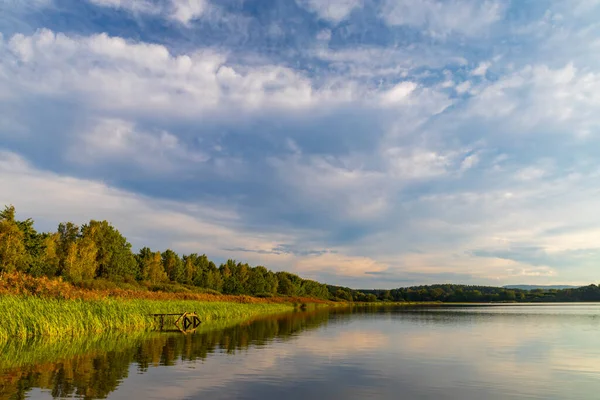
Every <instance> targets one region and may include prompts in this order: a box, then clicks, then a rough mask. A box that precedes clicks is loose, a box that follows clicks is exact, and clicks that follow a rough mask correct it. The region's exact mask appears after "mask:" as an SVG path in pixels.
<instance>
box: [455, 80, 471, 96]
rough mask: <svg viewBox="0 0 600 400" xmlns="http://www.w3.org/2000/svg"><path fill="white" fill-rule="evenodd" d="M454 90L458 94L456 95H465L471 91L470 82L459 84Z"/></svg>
mask: <svg viewBox="0 0 600 400" xmlns="http://www.w3.org/2000/svg"><path fill="white" fill-rule="evenodd" d="M454 89H455V90H456V93H458V94H463V93H466V92H468V91H469V89H471V82H469V81H464V82H461V83H459V84H458V85H456V86H455V88H454Z"/></svg>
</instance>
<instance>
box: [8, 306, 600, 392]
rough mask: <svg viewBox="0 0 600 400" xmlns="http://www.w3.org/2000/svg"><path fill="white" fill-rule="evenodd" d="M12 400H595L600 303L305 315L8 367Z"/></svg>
mask: <svg viewBox="0 0 600 400" xmlns="http://www.w3.org/2000/svg"><path fill="white" fill-rule="evenodd" d="M0 378H1V379H0V399H13V398H14V399H21V398H23V397H27V398H32V399H49V398H65V397H84V398H109V399H128V400H131V399H138V398H139V399H200V398H203V399H204V398H206V399H281V398H285V399H364V398H373V399H400V398H401V399H592V398H597V397H598V393H600V305H599V304H559V305H556V304H555V305H523V304H516V305H493V306H468V307H467V306H465V307H432V308H413V309H408V308H355V309H331V310H318V311H311V312H296V313H291V314H286V315H279V316H272V317H268V318H261V319H258V320H255V321H252V322H247V323H244V324H241V325H234V326H222V327H210V326H205V327H202V328H201V330H200V331H199V332H197V333H195V334H188V335H184V334H181V333H153V334H135V335H120V336H115V335H112V336H111V335H108V336H102V337H90V338H73V339H71V338H69V339H68V340H64V341H61V342H54V343H44V342H43V341H38V342H33V343H28V344H26V345H18V344H15V343H9V344H7V345H6V346H5V348H4V349H2V353H1V355H0Z"/></svg>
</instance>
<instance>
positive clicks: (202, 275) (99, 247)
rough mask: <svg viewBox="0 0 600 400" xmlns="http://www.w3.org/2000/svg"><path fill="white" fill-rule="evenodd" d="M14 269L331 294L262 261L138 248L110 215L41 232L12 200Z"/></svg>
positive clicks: (6, 244)
mask: <svg viewBox="0 0 600 400" xmlns="http://www.w3.org/2000/svg"><path fill="white" fill-rule="evenodd" d="M12 271H20V272H25V273H28V274H31V275H34V276H44V275H45V276H49V277H57V276H61V277H64V278H65V279H67V280H69V281H72V282H82V281H89V280H93V279H108V280H112V281H117V282H130V283H131V282H136V281H137V282H144V283H147V284H149V285H160V284H164V283H178V284H185V285H193V286H197V287H201V288H205V289H212V290H214V291H218V292H221V293H226V294H248V295H255V296H256V295H259V296H261V295H264V296H269V295H285V296H307V297H316V298H322V299H329V298H330V293H329V290H328V289H327V286H326V285H324V284H321V283H319V282H315V281H312V280H307V279H302V278H300V277H299V276H297V275H294V274H291V273H288V272H273V271H270V270H268V269H266V268H265V267H262V266H257V267H251V266H250V265H248V264H247V263H241V262H236V261H235V260H228V261H227V262H225V263H223V264H221V265H220V266H218V267H217V265H216V264H215V263H214V262H212V261H210V260H209V259H208V257H207V256H206V255H205V254H202V255H199V254H197V253H192V254H189V255H184V256H183V257H180V256H179V255H178V254H177V253H175V252H174V251H173V250H166V251H163V252H160V251H153V250H151V249H150V248H148V247H144V248H142V249H141V250H140V251H139V252H137V253H135V254H134V253H133V252H132V250H131V244H130V243H129V242H128V241H127V239H126V238H125V237H124V236H123V235H122V234H121V233H120V232H119V231H118V230H117V229H116V228H114V227H113V226H112V225H111V224H109V223H108V222H107V221H95V220H91V221H90V222H89V223H87V224H84V225H82V226H81V227H79V226H77V225H75V224H73V223H72V222H67V223H61V224H60V225H59V226H58V229H57V231H56V232H46V233H38V232H37V231H36V230H35V228H34V226H33V220H32V219H27V220H24V221H18V220H17V219H16V218H15V208H14V207H12V206H9V207H6V208H5V209H4V210H3V211H2V212H0V272H12Z"/></svg>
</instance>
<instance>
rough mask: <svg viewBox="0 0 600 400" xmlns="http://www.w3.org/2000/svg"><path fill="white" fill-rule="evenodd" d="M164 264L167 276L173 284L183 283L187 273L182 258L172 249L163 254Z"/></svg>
mask: <svg viewBox="0 0 600 400" xmlns="http://www.w3.org/2000/svg"><path fill="white" fill-rule="evenodd" d="M162 262H163V267H164V269H165V271H166V272H167V276H168V277H169V279H170V280H171V281H173V282H179V283H183V281H184V279H185V272H184V267H183V262H182V261H181V258H179V256H178V255H177V253H175V252H174V251H173V250H171V249H167V250H165V251H164V252H163V253H162Z"/></svg>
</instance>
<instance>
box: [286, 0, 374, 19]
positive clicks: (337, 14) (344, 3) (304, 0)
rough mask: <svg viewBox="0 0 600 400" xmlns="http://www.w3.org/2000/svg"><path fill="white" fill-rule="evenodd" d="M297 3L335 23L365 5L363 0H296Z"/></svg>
mask: <svg viewBox="0 0 600 400" xmlns="http://www.w3.org/2000/svg"><path fill="white" fill-rule="evenodd" d="M296 3H298V5H299V6H300V7H304V8H306V9H307V10H309V11H312V12H315V13H316V14H317V15H318V16H319V18H321V19H324V20H326V21H329V22H332V23H334V24H338V23H340V22H341V21H343V20H345V19H347V18H348V16H349V15H350V13H352V11H353V10H354V9H357V8H361V7H362V6H363V0H296Z"/></svg>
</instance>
